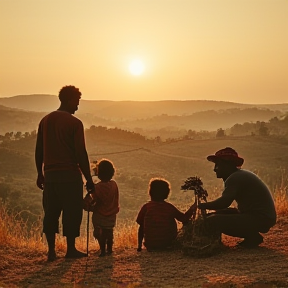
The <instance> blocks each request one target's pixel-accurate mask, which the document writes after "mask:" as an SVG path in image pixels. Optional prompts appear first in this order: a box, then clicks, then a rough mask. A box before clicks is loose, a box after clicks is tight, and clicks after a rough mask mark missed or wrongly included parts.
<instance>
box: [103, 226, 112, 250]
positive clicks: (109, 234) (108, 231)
mask: <svg viewBox="0 0 288 288" xmlns="http://www.w3.org/2000/svg"><path fill="white" fill-rule="evenodd" d="M105 230H106V236H107V254H108V255H110V254H112V253H113V250H112V247H113V228H112V229H105Z"/></svg>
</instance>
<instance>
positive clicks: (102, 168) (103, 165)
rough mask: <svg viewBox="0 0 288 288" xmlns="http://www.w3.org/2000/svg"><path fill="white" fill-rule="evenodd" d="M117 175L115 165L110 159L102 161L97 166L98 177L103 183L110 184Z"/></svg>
mask: <svg viewBox="0 0 288 288" xmlns="http://www.w3.org/2000/svg"><path fill="white" fill-rule="evenodd" d="M114 173H115V167H114V165H113V163H112V162H111V161H110V160H108V159H101V160H100V162H99V163H98V164H97V176H98V178H99V179H100V180H101V181H104V182H108V181H110V180H111V179H112V177H113V176H114Z"/></svg>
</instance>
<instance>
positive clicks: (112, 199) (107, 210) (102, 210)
mask: <svg viewBox="0 0 288 288" xmlns="http://www.w3.org/2000/svg"><path fill="white" fill-rule="evenodd" d="M91 196H92V198H93V199H94V200H95V201H96V205H95V208H94V212H96V213H98V214H100V215H102V216H111V215H116V214H117V213H118V212H119V191H118V186H117V183H116V182H115V181H114V180H110V181H108V182H102V181H101V182H98V183H96V184H95V192H94V193H93V194H92V195H91Z"/></svg>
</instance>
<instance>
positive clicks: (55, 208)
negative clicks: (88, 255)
mask: <svg viewBox="0 0 288 288" xmlns="http://www.w3.org/2000/svg"><path fill="white" fill-rule="evenodd" d="M56 188H57V187H55V184H54V183H50V182H48V183H45V188H44V191H43V199H42V204H43V209H44V219H43V233H44V234H45V236H46V240H47V244H48V261H54V260H55V259H56V252H55V234H56V233H59V217H60V214H61V209H62V208H61V202H60V201H59V199H58V198H57V191H56Z"/></svg>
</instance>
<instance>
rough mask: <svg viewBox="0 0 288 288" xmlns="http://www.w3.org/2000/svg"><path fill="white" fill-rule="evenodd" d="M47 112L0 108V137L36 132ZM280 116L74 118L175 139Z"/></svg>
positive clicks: (215, 113) (236, 112) (260, 112)
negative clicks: (8, 133)
mask: <svg viewBox="0 0 288 288" xmlns="http://www.w3.org/2000/svg"><path fill="white" fill-rule="evenodd" d="M47 113H48V112H33V111H26V110H20V109H16V108H9V107H5V106H2V105H0V135H4V134H5V133H6V132H18V131H19V132H22V133H23V132H31V131H33V130H36V129H37V127H38V124H39V121H40V120H41V118H42V117H43V116H44V115H45V114H47ZM282 115H283V113H281V112H280V111H272V110H268V109H259V108H244V109H240V108H233V109H232V108H231V109H226V110H207V111H201V112H195V113H191V114H190V115H182V116H179V115H174V116H172V115H167V114H162V115H158V116H153V117H151V118H142V119H134V120H127V119H121V120H120V119H119V120H117V119H109V118H105V117H103V116H102V117H99V115H98V114H94V113H83V112H82V113H81V112H80V111H79V112H78V111H77V112H76V115H75V116H76V117H78V118H79V119H81V120H82V121H83V124H84V127H85V128H90V127H91V126H92V125H94V126H104V127H110V128H113V127H118V128H121V129H125V130H129V131H134V132H138V133H141V134H142V135H145V136H147V137H152V138H154V137H156V136H160V137H161V138H170V137H171V138H177V137H181V136H183V135H185V134H187V131H188V130H193V131H201V130H207V131H216V130H217V129H219V128H222V129H227V128H231V127H232V126H234V125H235V124H243V123H245V122H249V123H250V122H257V121H264V122H267V121H269V120H270V119H271V118H274V117H280V116H282Z"/></svg>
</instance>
